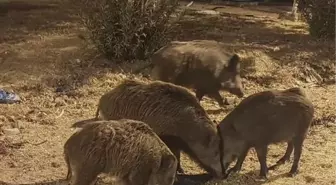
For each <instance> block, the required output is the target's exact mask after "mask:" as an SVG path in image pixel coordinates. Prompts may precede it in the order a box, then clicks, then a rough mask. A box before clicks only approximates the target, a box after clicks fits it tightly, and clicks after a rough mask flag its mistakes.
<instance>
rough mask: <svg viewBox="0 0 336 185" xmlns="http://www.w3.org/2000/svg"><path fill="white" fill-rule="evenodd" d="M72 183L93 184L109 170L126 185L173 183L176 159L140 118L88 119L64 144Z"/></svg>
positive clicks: (74, 184) (165, 184) (75, 184)
mask: <svg viewBox="0 0 336 185" xmlns="http://www.w3.org/2000/svg"><path fill="white" fill-rule="evenodd" d="M64 156H65V161H66V164H67V167H68V175H67V180H70V184H71V185H91V184H94V182H96V179H97V176H98V175H99V174H100V173H108V174H110V175H111V176H114V177H116V178H117V180H119V182H120V183H121V184H125V185H139V184H143V185H158V184H160V185H161V184H162V185H173V183H174V180H175V174H176V168H177V159H176V157H175V156H174V154H173V153H172V152H171V151H170V150H169V148H168V147H167V146H166V145H165V144H164V143H163V142H162V140H161V139H160V138H159V137H158V136H157V135H156V134H155V133H154V132H153V130H152V129H151V128H150V127H149V126H148V125H147V124H145V123H143V122H141V121H135V120H128V119H120V120H111V121H103V120H101V121H87V123H86V124H85V125H84V126H83V128H82V129H81V130H80V131H78V132H76V133H74V134H73V135H72V136H71V137H70V138H69V139H68V140H67V141H66V143H65V145H64Z"/></svg>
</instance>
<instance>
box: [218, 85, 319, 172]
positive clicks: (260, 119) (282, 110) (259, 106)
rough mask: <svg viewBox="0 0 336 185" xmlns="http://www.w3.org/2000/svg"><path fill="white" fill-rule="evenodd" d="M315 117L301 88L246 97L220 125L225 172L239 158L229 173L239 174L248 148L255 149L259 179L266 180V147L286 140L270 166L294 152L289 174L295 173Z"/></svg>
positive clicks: (272, 167)
mask: <svg viewBox="0 0 336 185" xmlns="http://www.w3.org/2000/svg"><path fill="white" fill-rule="evenodd" d="M313 118H314V106H313V104H312V102H311V101H310V100H309V99H308V98H307V96H306V95H305V93H304V91H303V89H301V88H297V87H294V88H289V89H286V90H270V91H263V92H259V93H256V94H253V95H251V96H249V97H247V98H245V99H244V100H243V101H242V102H241V103H240V104H238V106H237V107H236V108H235V109H234V110H233V111H232V112H230V113H229V114H228V115H227V116H226V117H225V118H224V119H223V120H222V121H221V123H220V124H219V127H220V130H221V134H222V138H223V150H224V151H225V152H224V156H223V160H224V162H223V163H224V169H227V167H228V165H229V163H230V162H231V161H232V160H233V158H232V156H235V155H238V156H239V157H238V161H237V163H236V165H235V167H234V168H232V169H230V171H229V173H230V172H231V171H239V170H240V169H241V166H242V163H243V161H244V159H245V156H246V154H247V151H248V150H249V148H251V147H254V148H255V149H256V152H257V154H258V156H259V162H260V167H261V168H260V176H261V177H263V178H267V173H268V167H267V165H266V155H267V146H268V145H269V144H272V143H278V142H283V141H286V142H287V144H288V146H287V150H286V154H285V155H284V156H283V157H282V158H281V159H280V160H279V161H278V162H277V164H275V165H273V166H271V167H270V169H275V168H277V166H279V165H281V164H283V163H285V162H286V161H288V160H289V158H290V155H291V153H292V152H293V150H294V162H293V165H292V168H291V170H290V173H289V174H290V175H295V174H296V173H297V171H298V163H299V160H300V157H301V153H302V145H303V142H304V140H305V138H306V135H307V132H308V129H309V127H310V125H311V123H312V120H313Z"/></svg>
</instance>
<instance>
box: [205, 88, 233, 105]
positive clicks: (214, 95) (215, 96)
mask: <svg viewBox="0 0 336 185" xmlns="http://www.w3.org/2000/svg"><path fill="white" fill-rule="evenodd" d="M209 97H211V98H213V99H215V100H216V101H217V102H218V104H219V106H221V107H224V106H225V105H229V103H228V101H226V99H225V103H224V100H223V98H222V96H221V95H220V94H219V92H218V91H217V92H214V93H210V94H209Z"/></svg>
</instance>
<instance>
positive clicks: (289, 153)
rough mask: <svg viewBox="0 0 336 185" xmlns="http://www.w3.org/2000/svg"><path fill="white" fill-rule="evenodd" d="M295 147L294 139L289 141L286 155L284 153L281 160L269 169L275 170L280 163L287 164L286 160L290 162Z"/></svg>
mask: <svg viewBox="0 0 336 185" xmlns="http://www.w3.org/2000/svg"><path fill="white" fill-rule="evenodd" d="M293 149H294V144H293V141H289V142H288V143H287V150H286V153H285V155H284V156H283V157H282V158H281V159H279V161H277V162H276V164H274V165H273V166H271V167H269V168H268V169H269V170H275V169H277V168H278V167H279V166H280V165H283V164H285V163H286V162H288V161H289V159H290V156H291V154H292V152H293Z"/></svg>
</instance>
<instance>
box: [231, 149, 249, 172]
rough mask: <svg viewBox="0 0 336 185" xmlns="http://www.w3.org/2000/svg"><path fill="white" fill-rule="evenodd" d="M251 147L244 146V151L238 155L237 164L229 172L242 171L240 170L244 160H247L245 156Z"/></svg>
mask: <svg viewBox="0 0 336 185" xmlns="http://www.w3.org/2000/svg"><path fill="white" fill-rule="evenodd" d="M249 149H250V147H246V148H244V150H243V152H242V153H241V154H240V155H239V157H238V160H237V163H236V165H235V166H234V167H233V168H231V169H230V170H229V172H228V173H229V174H230V173H231V172H234V173H238V172H240V170H241V168H242V165H243V162H244V161H245V158H246V156H247V153H248V151H249Z"/></svg>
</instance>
